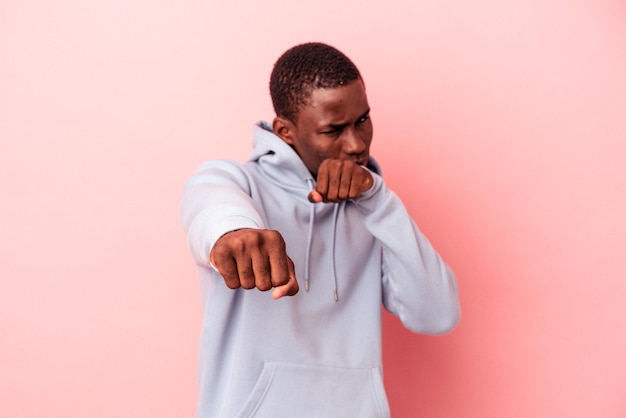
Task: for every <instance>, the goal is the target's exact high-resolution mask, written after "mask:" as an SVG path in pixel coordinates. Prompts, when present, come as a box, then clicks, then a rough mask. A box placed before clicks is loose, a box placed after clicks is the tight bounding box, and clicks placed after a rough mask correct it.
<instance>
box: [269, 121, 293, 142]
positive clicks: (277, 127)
mask: <svg viewBox="0 0 626 418" xmlns="http://www.w3.org/2000/svg"><path fill="white" fill-rule="evenodd" d="M295 128H296V127H295V125H294V124H293V122H291V121H290V120H289V119H287V118H284V117H282V116H276V117H275V118H274V122H272V130H273V131H274V133H275V134H276V135H277V136H278V137H280V139H282V140H283V141H285V142H286V143H288V144H289V145H293V142H294V136H295V133H296V132H295Z"/></svg>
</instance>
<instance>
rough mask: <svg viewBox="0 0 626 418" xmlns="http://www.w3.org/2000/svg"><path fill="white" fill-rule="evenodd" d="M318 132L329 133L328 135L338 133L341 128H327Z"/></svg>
mask: <svg viewBox="0 0 626 418" xmlns="http://www.w3.org/2000/svg"><path fill="white" fill-rule="evenodd" d="M320 133H321V134H323V135H329V136H333V135H339V134H340V133H341V129H339V128H335V129H328V130H326V131H322V132H320Z"/></svg>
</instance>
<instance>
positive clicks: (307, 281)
mask: <svg viewBox="0 0 626 418" xmlns="http://www.w3.org/2000/svg"><path fill="white" fill-rule="evenodd" d="M304 290H306V291H307V292H308V291H309V279H304Z"/></svg>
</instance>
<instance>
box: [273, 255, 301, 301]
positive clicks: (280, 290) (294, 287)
mask: <svg viewBox="0 0 626 418" xmlns="http://www.w3.org/2000/svg"><path fill="white" fill-rule="evenodd" d="M287 262H288V264H289V281H288V282H287V284H284V285H282V286H278V287H275V288H274V289H273V290H272V298H273V299H280V298H282V297H283V296H293V295H295V294H296V293H298V290H300V285H298V280H297V279H296V270H295V268H294V265H293V261H291V258H289V257H287Z"/></svg>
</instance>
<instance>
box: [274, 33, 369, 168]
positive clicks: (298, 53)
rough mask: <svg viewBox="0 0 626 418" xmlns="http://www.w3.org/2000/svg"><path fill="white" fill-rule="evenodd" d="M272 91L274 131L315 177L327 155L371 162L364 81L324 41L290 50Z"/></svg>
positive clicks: (277, 67) (278, 65)
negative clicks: (292, 149) (369, 160)
mask: <svg viewBox="0 0 626 418" xmlns="http://www.w3.org/2000/svg"><path fill="white" fill-rule="evenodd" d="M270 93H271V96H272V102H273V104H274V110H275V111H276V118H275V119H274V123H273V129H274V132H275V133H276V134H277V135H278V136H279V137H280V138H282V139H283V140H284V141H285V142H287V143H288V144H289V145H291V146H292V147H293V148H294V149H295V151H296V152H297V153H298V155H299V156H300V158H301V159H302V161H303V162H304V164H305V165H306V166H307V168H308V169H309V171H310V172H311V173H312V174H313V175H314V176H315V175H317V169H318V167H319V165H320V164H321V162H322V161H323V160H325V159H326V158H337V159H351V160H354V161H356V162H358V163H361V164H365V163H366V162H367V159H368V157H369V146H370V143H371V140H372V123H371V120H370V118H369V105H368V103H367V95H366V94H365V85H364V83H363V80H362V78H361V75H360V73H359V70H358V69H357V68H356V66H355V65H354V63H352V61H350V59H349V58H348V57H347V56H345V55H344V54H343V53H341V52H340V51H338V50H337V49H335V48H333V47H331V46H329V45H325V44H321V43H307V44H302V45H297V46H295V47H293V48H291V49H289V50H288V51H287V52H285V53H284V54H283V55H282V56H281V57H280V58H279V59H278V61H277V62H276V64H275V65H274V69H273V71H272V75H271V78H270Z"/></svg>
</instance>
